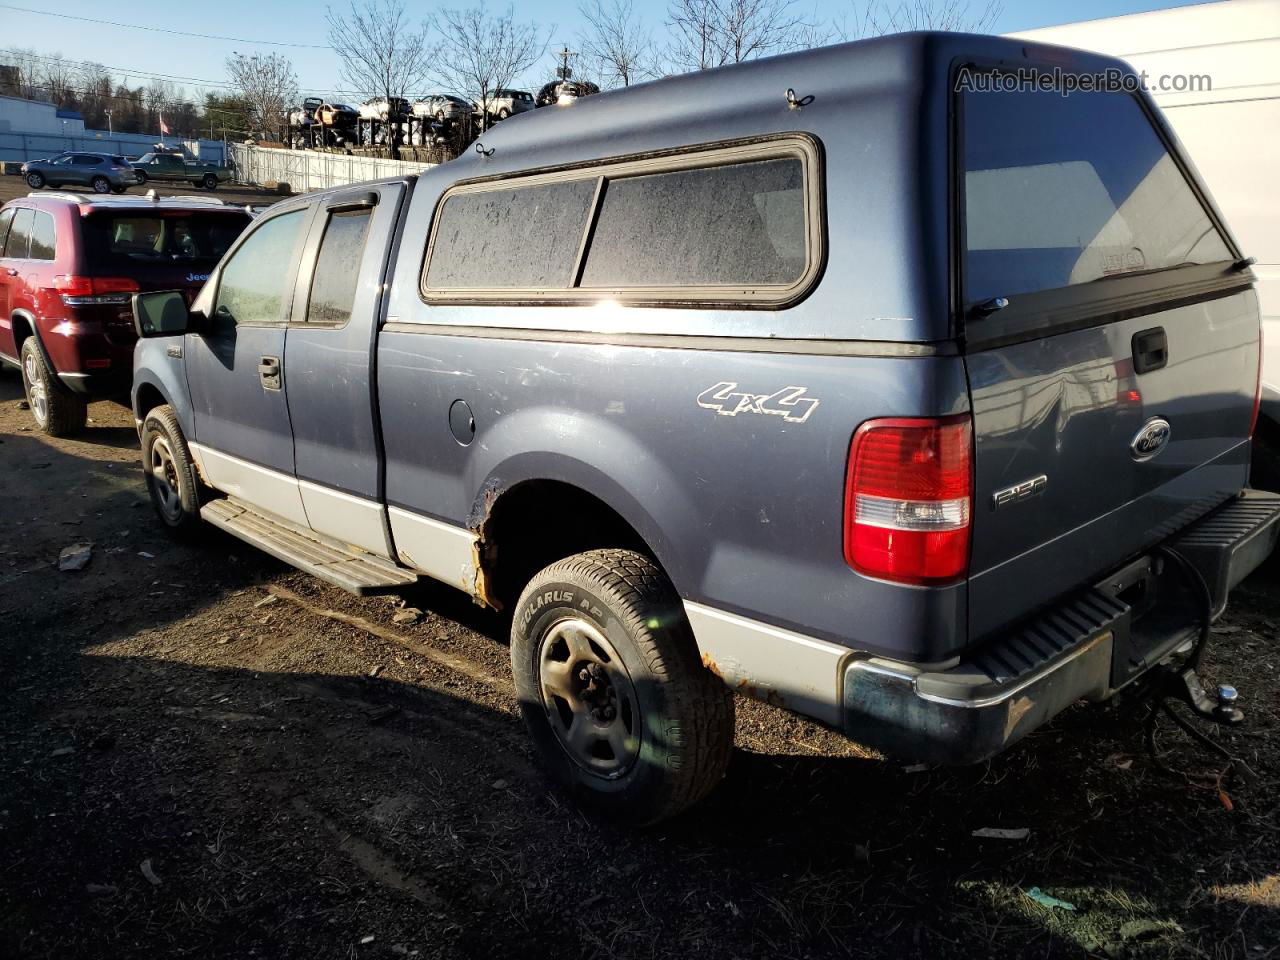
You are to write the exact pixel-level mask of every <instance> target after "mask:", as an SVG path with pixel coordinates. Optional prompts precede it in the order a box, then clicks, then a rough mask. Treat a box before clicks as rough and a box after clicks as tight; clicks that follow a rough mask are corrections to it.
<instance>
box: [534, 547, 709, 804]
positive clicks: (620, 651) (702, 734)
mask: <svg viewBox="0 0 1280 960" xmlns="http://www.w3.org/2000/svg"><path fill="white" fill-rule="evenodd" d="M511 666H512V670H513V672H514V675H515V686H516V694H517V696H518V697H519V700H520V709H521V712H522V713H523V715H524V720H525V724H526V725H527V726H528V728H529V733H530V735H531V736H532V738H533V740H534V743H535V744H536V745H537V747H538V750H539V752H540V753H541V756H542V759H543V762H544V764H545V766H546V767H547V769H548V771H549V772H550V774H551V775H552V776H553V777H554V778H555V779H556V780H557V781H559V782H560V783H561V784H563V785H564V786H566V787H567V788H569V790H570V791H572V792H573V793H574V794H575V795H576V796H577V797H578V799H580V800H582V801H584V802H586V803H587V804H589V805H591V806H594V807H596V808H598V809H600V810H601V811H602V812H604V813H607V814H609V815H611V816H614V817H617V818H619V819H621V820H624V821H627V822H630V823H633V824H636V825H644V824H650V823H656V822H657V821H659V820H663V819H666V818H668V817H671V816H674V815H675V814H677V813H679V812H680V811H682V810H684V809H685V808H687V807H689V806H690V805H692V804H694V803H696V802H697V801H698V800H700V799H701V798H702V797H703V796H705V795H706V794H707V793H708V792H710V790H711V789H712V787H714V786H715V785H716V783H718V782H719V780H720V779H721V777H723V776H724V772H725V769H726V767H727V766H728V762H729V756H730V754H731V752H732V749H733V713H734V711H733V694H732V693H731V692H730V691H729V689H728V688H727V687H725V686H724V684H722V683H721V682H720V681H719V680H718V679H717V678H716V677H715V676H713V675H712V674H711V672H710V671H709V670H707V669H706V668H705V667H704V666H703V665H702V662H701V661H700V659H699V657H698V651H697V647H696V645H695V644H694V640H693V635H692V633H691V632H690V630H689V625H688V623H687V621H686V620H685V617H684V611H683V610H682V609H681V606H680V599H679V596H678V595H677V594H676V591H675V589H674V588H673V587H672V586H671V583H670V581H668V580H667V578H666V576H665V575H664V574H663V573H662V571H661V570H660V569H659V568H658V566H657V565H656V564H655V563H654V562H653V561H652V560H650V559H649V558H648V557H646V556H644V555H643V554H639V553H636V552H634V551H631V550H592V551H590V552H587V553H580V554H577V555H576V556H573V557H569V558H568V559H566V560H561V561H560V562H558V563H555V564H552V565H551V566H549V567H547V568H546V569H544V570H543V571H542V572H540V573H539V574H537V575H536V576H535V577H534V578H533V579H532V580H531V581H530V582H529V585H528V586H527V587H526V588H525V590H524V593H523V594H522V595H521V597H520V600H519V602H518V603H517V604H516V608H515V611H514V619H513V623H512V627H511Z"/></svg>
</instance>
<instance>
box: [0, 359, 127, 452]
mask: <svg viewBox="0 0 1280 960" xmlns="http://www.w3.org/2000/svg"><path fill="white" fill-rule="evenodd" d="M24 399H25V394H24V392H23V389H22V376H21V374H20V373H19V372H18V371H17V370H16V369H15V368H13V367H6V366H4V365H3V364H0V403H7V402H9V401H12V402H15V403H18V402H21V401H23V400H24ZM113 407H116V408H119V407H123V408H124V409H126V410H127V409H128V403H127V402H122V401H116V400H99V401H96V402H95V403H93V404H91V405H90V408H89V420H90V422H89V423H87V424H86V425H85V428H84V430H83V431H82V432H81V433H79V434H77V435H76V436H75V437H74V438H73V439H75V440H81V441H84V442H86V443H92V444H96V445H99V446H106V447H115V448H116V449H119V450H127V449H130V448H132V447H137V446H138V434H137V432H136V431H135V430H134V429H133V428H132V427H124V426H113V425H107V424H103V423H95V422H93V421H95V420H99V419H100V418H101V416H102V414H103V413H106V414H107V416H108V417H110V418H111V419H115V417H114V416H112V415H113V414H114V413H115V411H114V410H112V408H113ZM27 416H28V418H30V416H31V415H30V414H27ZM129 416H130V417H132V413H130V414H129ZM28 425H29V426H30V427H31V431H32V432H35V431H36V425H35V420H34V419H30V420H29V424H28Z"/></svg>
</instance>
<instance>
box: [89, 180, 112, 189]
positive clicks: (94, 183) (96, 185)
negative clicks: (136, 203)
mask: <svg viewBox="0 0 1280 960" xmlns="http://www.w3.org/2000/svg"><path fill="white" fill-rule="evenodd" d="M89 186H91V187H93V192H94V193H110V192H111V181H110V180H108V179H107V178H106V177H94V178H93V179H92V180H90V181H89Z"/></svg>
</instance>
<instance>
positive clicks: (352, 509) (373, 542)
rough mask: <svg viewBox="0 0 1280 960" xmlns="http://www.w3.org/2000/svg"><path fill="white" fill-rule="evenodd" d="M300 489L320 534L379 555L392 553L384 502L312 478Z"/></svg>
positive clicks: (385, 555)
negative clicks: (323, 484)
mask: <svg viewBox="0 0 1280 960" xmlns="http://www.w3.org/2000/svg"><path fill="white" fill-rule="evenodd" d="M298 490H299V492H300V493H301V494H302V506H303V507H304V508H305V509H306V511H307V516H308V517H310V518H311V529H312V530H314V531H315V532H316V533H322V534H324V535H325V536H326V537H329V538H331V539H333V540H337V541H338V542H339V543H349V544H351V545H352V546H355V547H359V548H360V549H361V550H365V551H367V552H369V553H372V554H376V555H377V556H379V557H390V556H391V552H390V550H389V549H388V547H387V535H386V531H385V530H383V527H382V504H380V503H378V502H377V501H376V500H366V499H365V498H364V497H357V496H355V495H354V494H350V493H343V492H342V491H341V490H334V489H333V488H332V487H322V486H320V484H318V483H312V482H311V481H309V480H299V481H298Z"/></svg>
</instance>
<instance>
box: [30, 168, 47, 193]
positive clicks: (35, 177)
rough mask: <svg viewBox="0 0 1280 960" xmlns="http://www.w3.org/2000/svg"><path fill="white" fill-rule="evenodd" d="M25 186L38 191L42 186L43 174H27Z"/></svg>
mask: <svg viewBox="0 0 1280 960" xmlns="http://www.w3.org/2000/svg"><path fill="white" fill-rule="evenodd" d="M27 186H28V187H30V188H31V189H32V190H39V189H40V188H41V187H43V186H44V174H42V173H35V172H34V171H33V172H31V173H28V174H27Z"/></svg>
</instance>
